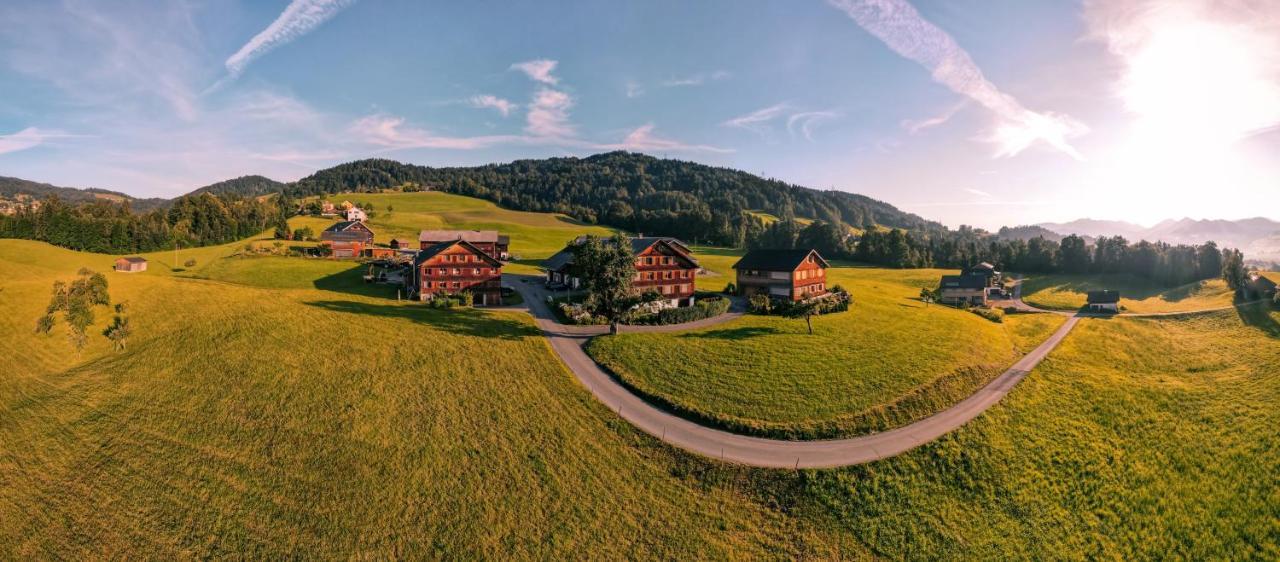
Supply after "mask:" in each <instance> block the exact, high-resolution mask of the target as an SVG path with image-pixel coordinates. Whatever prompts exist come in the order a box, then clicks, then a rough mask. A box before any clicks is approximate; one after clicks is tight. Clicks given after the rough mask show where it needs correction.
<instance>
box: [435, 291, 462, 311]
mask: <svg viewBox="0 0 1280 562" xmlns="http://www.w3.org/2000/svg"><path fill="white" fill-rule="evenodd" d="M427 305H428V306H430V307H431V308H439V309H449V308H458V307H467V306H471V299H470V298H469V297H468V293H462V294H457V295H436V296H434V297H431V300H429V301H427Z"/></svg>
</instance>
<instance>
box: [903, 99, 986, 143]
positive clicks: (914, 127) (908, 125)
mask: <svg viewBox="0 0 1280 562" xmlns="http://www.w3.org/2000/svg"><path fill="white" fill-rule="evenodd" d="M968 104H969V100H968V99H964V100H960V102H959V103H956V104H953V105H952V106H951V107H948V108H947V109H945V110H944V111H943V112H942V113H939V114H937V115H935V116H933V117H926V118H924V119H919V120H916V119H903V120H902V128H903V129H906V131H907V132H908V133H910V134H913V135H914V134H918V133H920V132H921V131H924V130H926V129H932V128H934V127H937V126H939V125H943V124H945V123H947V122H948V121H950V120H951V118H952V117H955V116H956V114H957V113H960V110H961V109H964V106H966V105H968Z"/></svg>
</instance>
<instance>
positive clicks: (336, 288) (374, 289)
mask: <svg viewBox="0 0 1280 562" xmlns="http://www.w3.org/2000/svg"><path fill="white" fill-rule="evenodd" d="M368 269H369V266H367V265H364V264H355V265H354V266H353V267H352V268H351V269H344V270H342V271H339V272H337V273H331V274H329V275H325V276H324V277H319V278H317V279H316V280H315V281H312V282H311V284H312V285H314V286H315V288H317V289H320V290H321V291H331V292H334V293H346V294H349V295H360V296H364V297H378V298H389V299H394V298H396V291H397V290H400V291H401V293H403V292H404V286H403V285H396V284H384V283H365V281H364V275H365V272H366V271H368Z"/></svg>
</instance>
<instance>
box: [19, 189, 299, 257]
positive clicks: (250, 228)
mask: <svg viewBox="0 0 1280 562" xmlns="http://www.w3.org/2000/svg"><path fill="white" fill-rule="evenodd" d="M290 205H291V203H289V202H288V201H285V200H283V199H282V198H275V199H270V200H259V199H257V198H245V197H241V196H239V195H236V194H222V195H213V194H210V193H201V194H199V195H191V196H185V197H180V198H178V199H175V200H173V201H172V202H170V204H169V205H168V206H167V207H165V208H161V209H155V210H152V211H148V212H145V213H136V212H134V211H133V210H132V209H131V208H130V206H129V204H128V203H127V202H125V203H114V202H111V201H98V202H94V203H90V204H81V205H70V204H67V203H64V202H63V201H61V200H60V199H58V198H57V197H51V198H49V199H47V200H45V201H43V202H42V203H41V204H40V205H39V207H38V208H35V207H33V206H30V205H24V206H22V207H20V208H19V209H18V211H17V212H16V213H15V214H12V215H6V216H0V238H22V239H27V240H40V241H44V242H48V243H50V244H54V245H56V246H62V247H64V248H70V249H73V250H83V251H89V252H100V253H113V254H122V253H133V252H149V251H155V250H163V249H166V248H172V247H173V246H174V244H175V243H176V244H180V245H182V246H186V247H193V246H207V245H214V244H224V243H227V242H233V241H236V240H240V239H243V238H247V237H249V236H253V235H256V234H259V233H261V232H262V231H264V230H267V229H268V228H270V227H271V226H273V225H278V224H280V223H282V222H283V221H284V219H285V217H287V216H288V209H289V206H290Z"/></svg>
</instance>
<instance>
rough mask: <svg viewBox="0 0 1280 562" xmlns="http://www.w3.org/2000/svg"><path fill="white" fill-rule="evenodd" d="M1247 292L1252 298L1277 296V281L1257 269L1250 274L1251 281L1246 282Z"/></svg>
mask: <svg viewBox="0 0 1280 562" xmlns="http://www.w3.org/2000/svg"><path fill="white" fill-rule="evenodd" d="M1245 293H1247V295H1248V297H1249V298H1251V299H1266V298H1274V297H1275V296H1276V282H1275V281H1272V280H1270V279H1267V277H1266V276H1264V275H1262V274H1261V273H1258V272H1256V271H1255V272H1253V273H1251V274H1249V282H1248V283H1247V284H1245Z"/></svg>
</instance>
